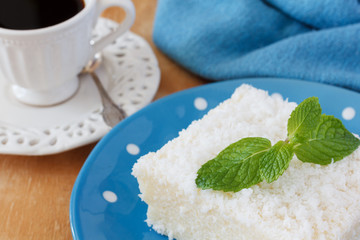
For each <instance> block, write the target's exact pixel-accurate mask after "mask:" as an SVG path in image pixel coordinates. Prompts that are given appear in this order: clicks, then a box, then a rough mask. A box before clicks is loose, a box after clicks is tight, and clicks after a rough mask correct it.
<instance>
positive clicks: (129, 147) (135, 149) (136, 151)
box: [126, 143, 140, 155]
mask: <svg viewBox="0 0 360 240" xmlns="http://www.w3.org/2000/svg"><path fill="white" fill-rule="evenodd" d="M126 151H127V152H128V153H129V154H131V155H138V154H139V152H140V148H139V147H138V146H137V145H135V144H133V143H129V144H128V145H127V146H126Z"/></svg>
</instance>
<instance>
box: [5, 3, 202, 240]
mask: <svg viewBox="0 0 360 240" xmlns="http://www.w3.org/2000/svg"><path fill="white" fill-rule="evenodd" d="M133 2H134V4H135V8H136V21H135V24H134V25H133V27H132V28H131V31H132V32H134V33H136V34H138V35H140V36H142V37H143V38H145V39H146V40H147V41H148V42H149V43H150V44H151V46H152V49H153V50H154V52H155V54H156V56H157V58H158V61H159V65H160V70H161V83H160V87H159V90H158V92H157V94H156V97H155V99H158V98H161V97H164V96H166V95H168V94H171V93H174V92H177V91H179V90H183V89H186V88H190V87H194V86H198V85H201V84H204V83H206V81H205V80H203V79H201V78H199V77H196V76H194V75H192V74H190V73H189V72H187V71H186V70H184V69H183V68H181V67H179V66H178V65H176V64H175V63H174V62H172V61H171V60H170V59H168V58H167V57H166V56H165V55H163V54H162V53H161V52H160V51H159V50H158V49H156V47H155V46H154V44H153V42H152V28H153V20H154V15H155V10H156V3H157V1H156V0H146V1H144V0H133ZM105 15H106V16H108V17H111V18H113V19H115V20H118V19H119V18H121V16H120V15H121V13H119V11H116V10H114V9H111V10H109V11H107V12H106V13H105ZM95 144H96V143H93V144H89V145H86V146H83V147H80V148H77V149H74V150H71V151H67V152H63V153H59V154H54V155H47V156H15V155H0V239H1V240H7V239H11V240H13V239H26V240H31V239H56V240H61V239H72V236H71V231H70V223H69V203H70V195H71V191H72V187H73V184H74V182H75V180H76V177H77V174H78V173H79V171H80V169H81V167H82V165H83V163H84V161H85V160H86V158H87V156H88V155H89V153H90V152H91V150H92V149H93V147H94V146H95Z"/></svg>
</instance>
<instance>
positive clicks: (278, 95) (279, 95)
mask: <svg viewBox="0 0 360 240" xmlns="http://www.w3.org/2000/svg"><path fill="white" fill-rule="evenodd" d="M271 96H272V97H273V98H276V99H279V100H283V96H282V95H281V94H280V93H273V94H271Z"/></svg>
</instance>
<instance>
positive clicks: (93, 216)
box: [70, 78, 360, 240]
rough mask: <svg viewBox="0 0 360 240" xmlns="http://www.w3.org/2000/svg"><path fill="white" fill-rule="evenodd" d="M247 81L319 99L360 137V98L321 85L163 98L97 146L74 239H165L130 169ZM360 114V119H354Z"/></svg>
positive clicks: (269, 82)
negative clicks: (246, 87)
mask: <svg viewBox="0 0 360 240" xmlns="http://www.w3.org/2000/svg"><path fill="white" fill-rule="evenodd" d="M242 83H248V84H251V85H253V86H254V87H257V88H261V89H265V90H267V91H269V94H274V93H279V94H281V95H282V96H283V97H284V98H288V99H289V101H295V102H297V103H300V102H301V101H302V100H304V99H305V98H307V97H310V96H317V97H319V101H320V104H321V106H322V109H323V112H324V113H326V114H329V115H335V117H337V118H340V119H341V120H343V123H344V125H345V126H346V127H347V128H348V129H349V130H350V131H352V132H354V133H357V134H359V133H360V124H359V123H360V119H359V118H360V116H359V115H357V114H355V113H360V104H359V103H360V94H359V93H356V92H353V91H350V90H346V89H342V88H338V87H334V86H329V85H324V84H319V83H313V82H307V81H298V80H292V79H291V80H290V79H273V78H255V79H244V80H234V81H224V82H219V83H211V84H207V85H204V86H201V87H196V88H192V89H189V90H185V91H182V92H178V93H175V94H172V95H170V96H168V97H165V98H162V99H160V100H158V101H156V102H154V103H152V104H150V105H149V106H147V107H145V108H144V109H142V110H140V111H139V112H137V113H135V114H133V115H132V116H130V117H129V118H127V119H125V120H124V121H123V122H121V123H120V124H118V125H117V126H116V127H115V128H114V129H113V130H111V131H110V132H109V133H108V134H107V135H106V136H105V137H104V138H103V139H102V140H101V141H100V142H99V143H98V144H97V145H96V147H95V148H94V150H93V151H92V153H91V154H90V156H89V157H88V159H87V160H86V162H85V164H84V166H83V167H82V169H81V171H80V173H79V176H78V178H77V180H76V182H75V185H74V188H73V191H72V195H71V201H70V224H71V230H72V234H73V237H74V239H81V240H83V239H97V240H102V239H126V240H140V239H144V240H145V239H146V240H160V239H162V240H166V239H167V237H165V236H161V235H159V234H157V233H156V232H155V231H153V230H151V228H149V227H148V226H147V225H146V223H145V222H144V221H145V219H146V209H147V206H146V204H145V203H144V202H142V201H141V200H140V199H139V197H138V194H139V189H138V184H137V181H136V179H135V178H134V177H133V176H132V175H131V169H132V166H133V164H134V163H135V162H136V160H137V159H138V158H139V157H140V156H141V155H144V154H146V153H148V152H149V151H156V150H157V149H159V148H161V147H162V146H163V145H164V144H165V143H166V142H167V141H169V140H170V139H172V138H174V137H176V136H177V135H178V132H179V131H180V130H182V129H184V128H186V127H187V126H188V125H189V124H190V123H191V122H192V121H193V120H195V119H199V118H201V117H202V116H203V115H204V114H205V113H207V111H208V110H209V109H211V108H213V107H215V106H216V105H217V104H218V103H220V102H221V101H223V100H225V99H227V98H229V97H230V96H231V94H232V93H233V91H234V90H235V88H236V87H238V86H240V85H241V84H242ZM354 114H355V115H354Z"/></svg>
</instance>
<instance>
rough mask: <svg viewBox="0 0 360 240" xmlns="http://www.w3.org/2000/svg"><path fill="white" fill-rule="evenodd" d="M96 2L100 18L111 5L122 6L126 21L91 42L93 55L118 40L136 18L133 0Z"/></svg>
mask: <svg viewBox="0 0 360 240" xmlns="http://www.w3.org/2000/svg"><path fill="white" fill-rule="evenodd" d="M96 2H97V3H96V4H97V6H96V8H97V14H96V16H97V17H98V18H99V17H100V15H101V13H102V12H103V11H104V10H105V9H107V8H109V7H120V8H122V9H123V10H124V11H125V13H126V16H125V19H124V21H122V22H121V23H120V24H119V26H118V27H117V28H116V29H115V30H114V31H112V32H111V33H109V34H107V35H106V36H104V37H102V38H100V39H99V40H97V41H96V42H94V43H91V45H92V55H95V54H96V53H98V52H100V51H101V50H102V49H104V48H105V47H106V46H108V45H109V44H110V43H112V42H113V41H114V40H116V39H117V38H118V37H119V36H120V35H122V34H123V33H124V32H126V31H127V30H129V29H130V27H131V26H132V25H133V23H134V20H135V7H134V4H133V3H132V2H131V0H98V1H96Z"/></svg>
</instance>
